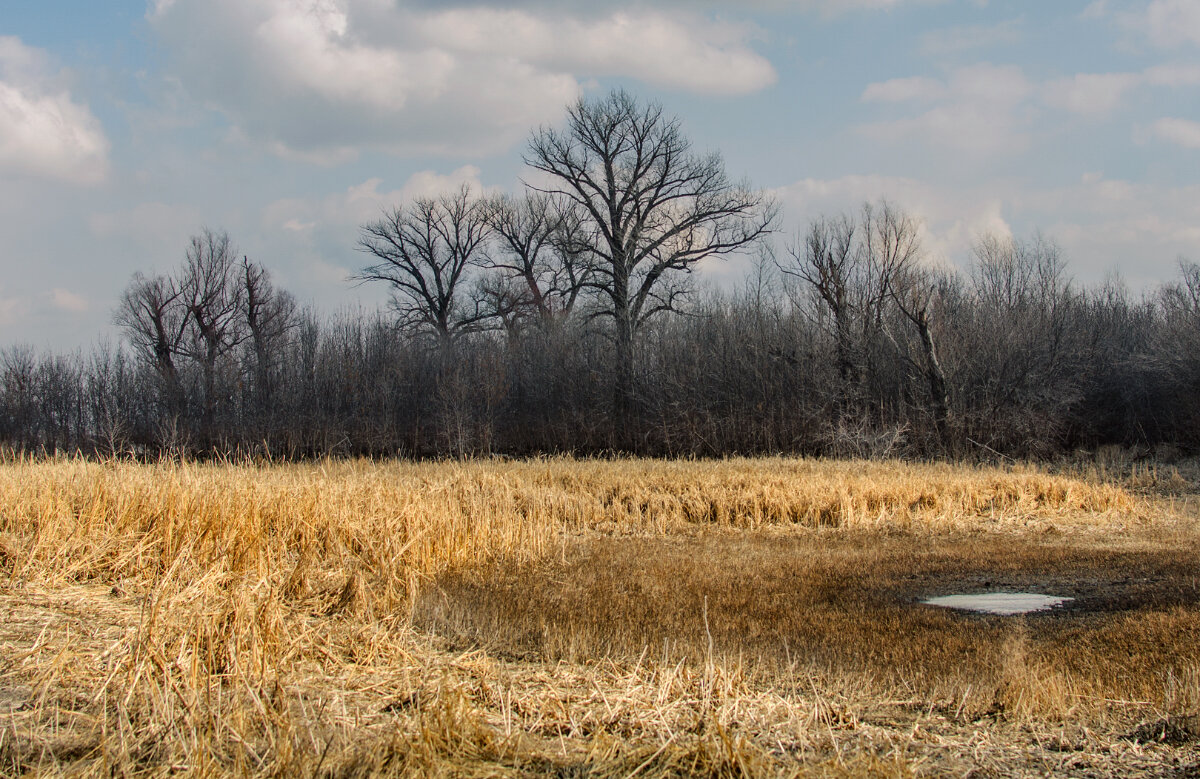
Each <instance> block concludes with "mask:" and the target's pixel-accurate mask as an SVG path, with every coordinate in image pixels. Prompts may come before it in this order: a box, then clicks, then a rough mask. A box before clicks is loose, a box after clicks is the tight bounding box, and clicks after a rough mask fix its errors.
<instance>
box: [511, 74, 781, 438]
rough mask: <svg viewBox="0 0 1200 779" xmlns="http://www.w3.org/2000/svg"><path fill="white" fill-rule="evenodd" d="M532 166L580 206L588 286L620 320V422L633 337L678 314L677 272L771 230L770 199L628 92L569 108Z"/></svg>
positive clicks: (530, 156) (616, 333) (616, 322)
mask: <svg viewBox="0 0 1200 779" xmlns="http://www.w3.org/2000/svg"><path fill="white" fill-rule="evenodd" d="M525 162H526V164H528V165H529V166H530V167H532V168H533V169H534V170H536V171H538V172H539V173H541V174H544V175H545V176H546V177H547V183H545V184H544V185H538V186H536V187H535V188H536V189H537V190H538V191H541V192H543V193H544V194H547V195H550V196H552V197H555V198H563V199H565V200H566V201H568V202H570V203H573V204H574V205H575V206H577V207H578V209H579V211H580V214H581V216H582V217H583V219H584V223H585V232H586V233H587V234H588V235H589V236H590V239H591V240H590V242H589V246H588V250H589V251H590V253H591V254H592V258H593V265H594V268H595V277H594V279H593V280H592V281H590V282H589V284H590V285H591V287H593V288H594V289H595V290H597V292H598V293H599V295H600V297H601V299H602V300H603V304H602V305H603V307H602V309H601V310H602V311H603V313H605V314H606V315H608V316H610V317H611V318H612V320H613V341H614V345H615V352H616V354H615V359H616V366H615V385H614V389H615V406H616V412H617V424H618V428H621V427H624V425H625V421H626V420H627V418H628V415H629V413H630V412H631V410H632V407H633V405H634V400H635V398H634V376H633V349H634V335H635V333H636V331H637V330H638V328H639V327H641V326H642V325H643V324H644V323H645V322H647V321H648V320H649V319H650V318H652V317H653V316H654V315H656V314H658V313H660V312H664V311H674V310H677V307H678V304H679V295H680V294H681V292H682V291H683V289H684V288H683V286H682V285H681V284H680V283H679V281H680V280H679V276H680V274H685V273H687V272H688V271H690V270H691V269H692V268H693V267H694V266H695V264H696V263H697V262H699V261H701V260H703V259H704V258H706V257H714V256H722V255H727V254H730V253H732V252H737V251H739V250H742V249H745V248H747V247H749V246H750V245H752V244H754V243H755V242H757V241H758V240H759V239H760V238H762V237H763V236H765V235H766V234H767V233H768V232H770V230H771V226H772V223H773V222H774V218H775V208H774V206H773V204H772V203H771V202H770V201H769V199H768V198H767V197H765V196H764V195H763V194H762V193H760V192H756V191H753V190H751V189H750V188H749V187H748V186H746V185H742V184H734V183H732V182H730V180H729V178H728V176H727V175H726V173H725V165H724V162H723V160H722V159H721V157H720V155H719V154H716V153H712V154H707V155H702V154H697V153H695V152H693V151H692V148H691V143H690V141H689V140H688V139H687V137H686V136H685V135H684V134H683V131H682V129H681V126H680V122H679V120H678V119H677V118H674V117H670V116H667V115H665V114H664V113H663V109H662V107H661V106H660V105H658V104H656V103H649V104H642V103H639V101H637V100H636V99H635V98H633V97H632V96H631V95H629V94H628V93H626V92H624V91H620V90H618V91H613V92H612V93H610V94H609V95H608V96H607V97H604V98H601V99H599V100H594V101H588V100H586V99H582V98H581V99H580V100H579V102H577V103H575V104H574V105H572V106H571V107H569V108H568V110H567V126H566V128H565V129H562V130H558V129H552V128H542V129H540V130H538V131H537V132H536V133H534V135H533V138H532V139H531V140H530V144H529V150H528V152H527V154H526V156H525Z"/></svg>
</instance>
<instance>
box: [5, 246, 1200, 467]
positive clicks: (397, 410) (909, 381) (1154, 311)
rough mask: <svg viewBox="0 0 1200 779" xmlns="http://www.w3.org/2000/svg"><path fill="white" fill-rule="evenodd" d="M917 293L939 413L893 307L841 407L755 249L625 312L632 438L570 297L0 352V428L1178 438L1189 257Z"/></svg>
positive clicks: (172, 439)
mask: <svg viewBox="0 0 1200 779" xmlns="http://www.w3.org/2000/svg"><path fill="white" fill-rule="evenodd" d="M1001 243H1002V242H1001ZM993 248H996V247H995V246H993ZM1001 248H1003V247H1001ZM1009 248H1014V247H1012V246H1011V245H1010V247H1009ZM1015 248H1016V249H1018V252H1017V253H1020V251H1024V252H1026V253H1029V252H1030V251H1031V249H1030V247H1029V245H1025V244H1020V243H1018V244H1016V247H1015ZM1043 248H1044V247H1043ZM781 264H783V263H782V261H781ZM997 282H999V286H997ZM929 308H930V314H929V319H930V325H931V330H932V335H933V337H934V338H935V339H936V340H935V342H936V345H937V349H938V358H939V362H940V365H941V366H942V369H943V371H944V375H945V380H946V396H947V399H948V419H947V423H946V424H947V427H946V429H945V430H944V431H939V430H938V425H937V419H936V413H935V409H936V403H935V400H934V398H933V397H932V396H931V393H930V389H929V382H928V377H927V372H926V367H925V362H924V356H923V346H922V342H921V337H920V333H919V331H918V328H917V327H916V326H914V325H913V324H912V322H911V321H910V320H909V319H908V318H907V317H905V315H904V314H903V312H902V311H900V309H899V307H898V306H885V307H884V309H883V310H882V311H881V312H880V313H879V319H878V321H877V322H876V323H874V324H872V325H871V326H869V327H867V328H866V329H865V330H859V331H856V332H857V333H865V335H863V337H862V339H861V340H857V338H856V340H855V342H854V343H853V345H852V356H851V358H850V359H851V360H852V361H853V363H854V364H853V367H852V373H853V374H854V378H853V381H854V388H853V395H854V400H853V403H852V404H847V403H846V401H845V397H846V393H847V389H846V379H845V377H844V376H843V373H842V372H841V370H840V366H839V357H838V349H839V345H838V336H837V331H836V328H835V327H834V326H833V325H832V324H831V322H830V319H831V314H830V313H829V311H828V310H827V307H826V306H823V305H822V304H821V303H820V301H819V300H818V299H817V298H816V297H815V296H814V294H813V292H812V291H811V290H806V289H804V288H803V287H801V286H799V285H798V284H794V283H793V284H789V283H787V277H786V276H783V277H782V278H781V274H779V273H778V272H777V270H776V268H775V266H774V264H773V263H771V262H769V261H765V262H763V263H761V264H760V267H759V268H758V270H757V272H756V273H755V274H754V275H752V276H751V277H750V278H749V279H747V281H746V282H745V283H744V284H743V285H742V287H741V288H740V289H738V290H736V291H707V292H704V293H703V294H700V295H697V296H695V298H694V299H693V300H692V302H691V305H690V307H689V309H688V311H687V313H686V314H685V315H679V316H671V317H664V318H660V319H657V320H654V321H653V322H652V323H651V324H650V325H648V326H647V327H646V328H643V330H642V332H641V333H640V334H639V338H638V343H637V347H638V348H637V349H636V351H635V355H636V359H635V363H634V371H633V374H634V384H635V392H634V397H635V398H636V407H635V409H634V411H633V413H634V428H635V430H636V432H637V435H636V437H635V438H633V439H632V440H617V439H616V438H615V437H614V436H615V435H617V433H618V431H615V429H614V426H613V424H612V414H611V410H612V404H613V402H614V398H613V387H612V382H613V375H612V364H613V345H612V342H611V340H610V339H608V338H607V337H606V335H605V331H604V328H603V326H602V325H601V324H599V323H596V322H595V321H594V320H589V319H588V317H587V315H586V313H584V312H580V313H578V314H577V315H576V316H572V317H571V318H568V319H566V320H564V321H562V322H560V323H558V326H556V327H554V328H542V327H536V326H533V325H529V326H525V327H518V328H515V329H509V330H506V329H503V328H500V329H493V330H484V331H478V332H474V333H471V334H469V335H464V336H462V337H459V338H456V339H453V340H451V341H449V342H442V341H439V340H436V339H431V338H427V337H423V336H413V335H411V334H409V333H407V332H405V331H404V330H402V329H399V328H397V327H396V325H395V322H394V319H393V318H392V317H390V316H388V315H386V314H383V313H378V314H353V313H344V314H340V315H336V316H331V317H322V316H320V315H318V314H317V313H315V312H313V311H311V310H305V311H300V312H294V311H293V313H291V315H290V317H289V321H288V322H287V325H286V327H282V326H281V327H280V328H278V332H277V333H275V334H274V337H273V338H271V339H269V340H267V341H265V342H264V341H261V340H260V341H259V342H256V341H255V340H254V338H253V337H252V336H250V335H245V336H243V335H242V334H239V337H238V338H237V339H235V342H234V343H233V344H232V345H231V346H230V347H229V348H228V349H224V348H222V349H220V350H218V351H219V353H218V355H217V358H216V360H215V361H214V362H213V363H212V364H211V366H210V363H209V362H208V361H207V354H208V352H207V350H205V349H196V348H193V349H181V350H180V351H179V352H178V353H177V354H176V356H177V357H178V359H177V360H176V361H175V363H174V372H173V373H171V374H167V373H165V372H164V370H163V369H162V367H161V365H160V364H159V363H158V361H157V360H156V359H155V357H154V354H153V352H152V350H150V349H143V348H139V347H138V346H137V345H136V344H129V345H125V346H122V347H119V348H99V349H96V350H95V351H93V352H92V353H90V354H84V353H79V352H76V353H73V354H66V355H63V354H48V353H39V352H35V351H34V350H31V349H29V348H25V347H12V348H8V349H6V350H5V351H4V352H3V353H2V354H0V438H2V440H3V442H4V443H5V444H7V445H8V446H12V447H16V448H19V449H25V450H50V451H56V450H57V451H63V450H75V449H81V450H83V451H86V452H98V453H114V452H117V453H119V452H135V453H143V454H151V453H158V452H163V451H190V452H194V453H199V452H205V451H231V450H243V451H249V452H262V453H267V452H269V453H271V454H272V455H275V456H315V455H323V454H326V453H333V454H376V455H383V454H397V453H399V454H404V455H417V456H424V455H463V454H472V453H508V454H526V453H532V452H576V453H584V452H603V451H610V450H613V449H618V448H619V449H623V450H629V451H636V452H639V453H646V454H666V455H689V454H696V455H717V454H723V453H731V452H741V453H752V452H803V453H823V454H838V455H850V454H854V455H883V454H892V455H902V454H909V455H938V454H951V455H968V456H969V455H972V454H987V453H988V451H989V450H995V451H998V452H1002V453H1004V454H1006V455H1011V456H1024V455H1029V456H1045V455H1051V454H1054V453H1057V452H1062V451H1065V450H1070V449H1072V448H1075V447H1090V446H1095V445H1099V444H1106V443H1117V444H1135V443H1144V444H1154V443H1170V444H1174V445H1177V446H1180V447H1184V448H1192V449H1194V448H1196V447H1198V446H1200V268H1198V267H1197V266H1196V265H1191V264H1184V265H1183V266H1182V276H1181V278H1180V279H1179V280H1178V281H1175V282H1172V283H1169V284H1166V285H1164V286H1163V287H1162V288H1161V289H1158V290H1156V291H1154V292H1152V293H1150V294H1148V295H1146V296H1143V297H1140V298H1136V299H1135V298H1132V297H1131V296H1130V295H1129V294H1128V293H1127V292H1125V291H1124V289H1123V288H1122V287H1121V286H1120V285H1119V284H1118V283H1115V282H1108V283H1105V284H1103V285H1099V286H1094V287H1086V288H1080V287H1076V286H1074V285H1071V284H1069V283H1067V282H1066V280H1065V278H1063V277H1062V276H1061V273H1060V275H1059V278H1058V280H1057V281H1056V282H1055V283H1053V284H1045V283H1043V280H1039V279H1036V278H1030V279H1022V278H1021V268H1020V267H1019V266H1013V265H1008V266H1004V265H1001V266H1000V267H997V266H996V265H994V264H993V265H985V264H982V259H981V264H980V265H978V266H977V267H976V269H975V270H974V271H973V272H972V273H969V274H950V273H947V274H940V275H938V276H937V278H936V288H935V290H934V293H933V295H932V302H931V303H930V306H929ZM240 328H241V325H239V329H240ZM244 329H245V330H246V331H248V330H249V328H248V327H245V328H244ZM188 337H189V336H185V338H184V339H183V340H187V339H188Z"/></svg>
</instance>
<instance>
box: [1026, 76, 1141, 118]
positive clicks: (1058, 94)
mask: <svg viewBox="0 0 1200 779" xmlns="http://www.w3.org/2000/svg"><path fill="white" fill-rule="evenodd" d="M1142 82H1143V77H1142V76H1140V75H1139V74H1135V73H1079V74H1076V75H1074V76H1071V77H1069V78H1062V79H1056V80H1054V81H1051V82H1049V83H1047V84H1046V85H1045V86H1044V87H1043V90H1042V99H1043V100H1045V102H1046V103H1047V105H1050V106H1053V107H1055V108H1061V109H1063V110H1066V111H1071V112H1072V113H1076V114H1084V115H1104V114H1110V113H1112V112H1113V111H1114V110H1115V109H1116V108H1117V106H1119V105H1120V104H1121V101H1122V100H1123V99H1124V97H1125V95H1126V94H1127V93H1128V92H1129V91H1130V90H1132V89H1134V88H1135V87H1137V86H1138V85H1139V84H1141V83H1142Z"/></svg>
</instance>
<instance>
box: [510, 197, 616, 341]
mask: <svg viewBox="0 0 1200 779" xmlns="http://www.w3.org/2000/svg"><path fill="white" fill-rule="evenodd" d="M490 223H491V226H492V230H493V232H494V233H495V235H496V237H497V239H498V241H497V242H498V243H499V251H498V252H497V255H496V256H495V257H493V259H492V262H491V264H490V267H491V268H493V269H496V270H499V271H501V272H502V273H503V274H504V275H505V276H507V277H508V278H510V279H513V280H516V281H518V283H519V286H520V287H521V288H523V289H522V293H521V294H520V295H519V298H518V300H517V301H516V304H517V309H516V310H517V312H519V311H520V310H521V309H526V310H527V311H528V312H529V313H531V314H532V316H533V317H534V318H535V321H536V322H537V323H538V325H539V326H541V327H542V328H543V329H548V328H553V327H554V326H555V325H556V324H558V323H559V322H561V321H562V320H564V319H566V318H567V317H569V316H570V315H571V311H572V310H573V309H574V307H575V303H576V301H577V300H578V299H579V296H580V293H581V292H582V291H583V289H584V286H585V285H586V284H588V282H589V281H591V276H592V266H591V264H590V263H591V260H592V257H591V253H590V252H589V251H588V250H587V244H586V243H585V242H584V237H583V236H582V235H581V232H582V220H581V218H580V215H579V213H578V211H577V210H576V209H575V208H573V207H572V205H571V204H569V203H564V202H563V201H562V199H561V198H559V199H555V198H552V197H550V196H548V195H546V194H543V193H540V192H531V193H529V194H526V195H525V196H523V197H520V198H513V197H510V196H502V197H498V198H496V199H494V200H493V201H492V203H491V217H490Z"/></svg>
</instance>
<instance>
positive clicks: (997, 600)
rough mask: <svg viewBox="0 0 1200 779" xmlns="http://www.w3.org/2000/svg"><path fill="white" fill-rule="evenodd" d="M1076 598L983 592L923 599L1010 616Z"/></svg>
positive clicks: (934, 602)
mask: <svg viewBox="0 0 1200 779" xmlns="http://www.w3.org/2000/svg"><path fill="white" fill-rule="evenodd" d="M1072 600H1074V598H1060V597H1057V596H1055V595H1042V594H1040V593H1036V592H981V593H978V594H976V595H943V596H941V597H938V598H927V599H926V600H923V601H921V602H922V603H927V604H929V605H930V606H941V607H942V608H947V609H962V610H963V611H980V612H983V613H985V614H999V615H1001V616H1005V617H1010V616H1013V615H1014V614H1029V613H1031V612H1034V611H1046V610H1047V609H1052V608H1054V607H1055V606H1061V605H1063V604H1064V603H1068V602H1070V601H1072Z"/></svg>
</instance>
